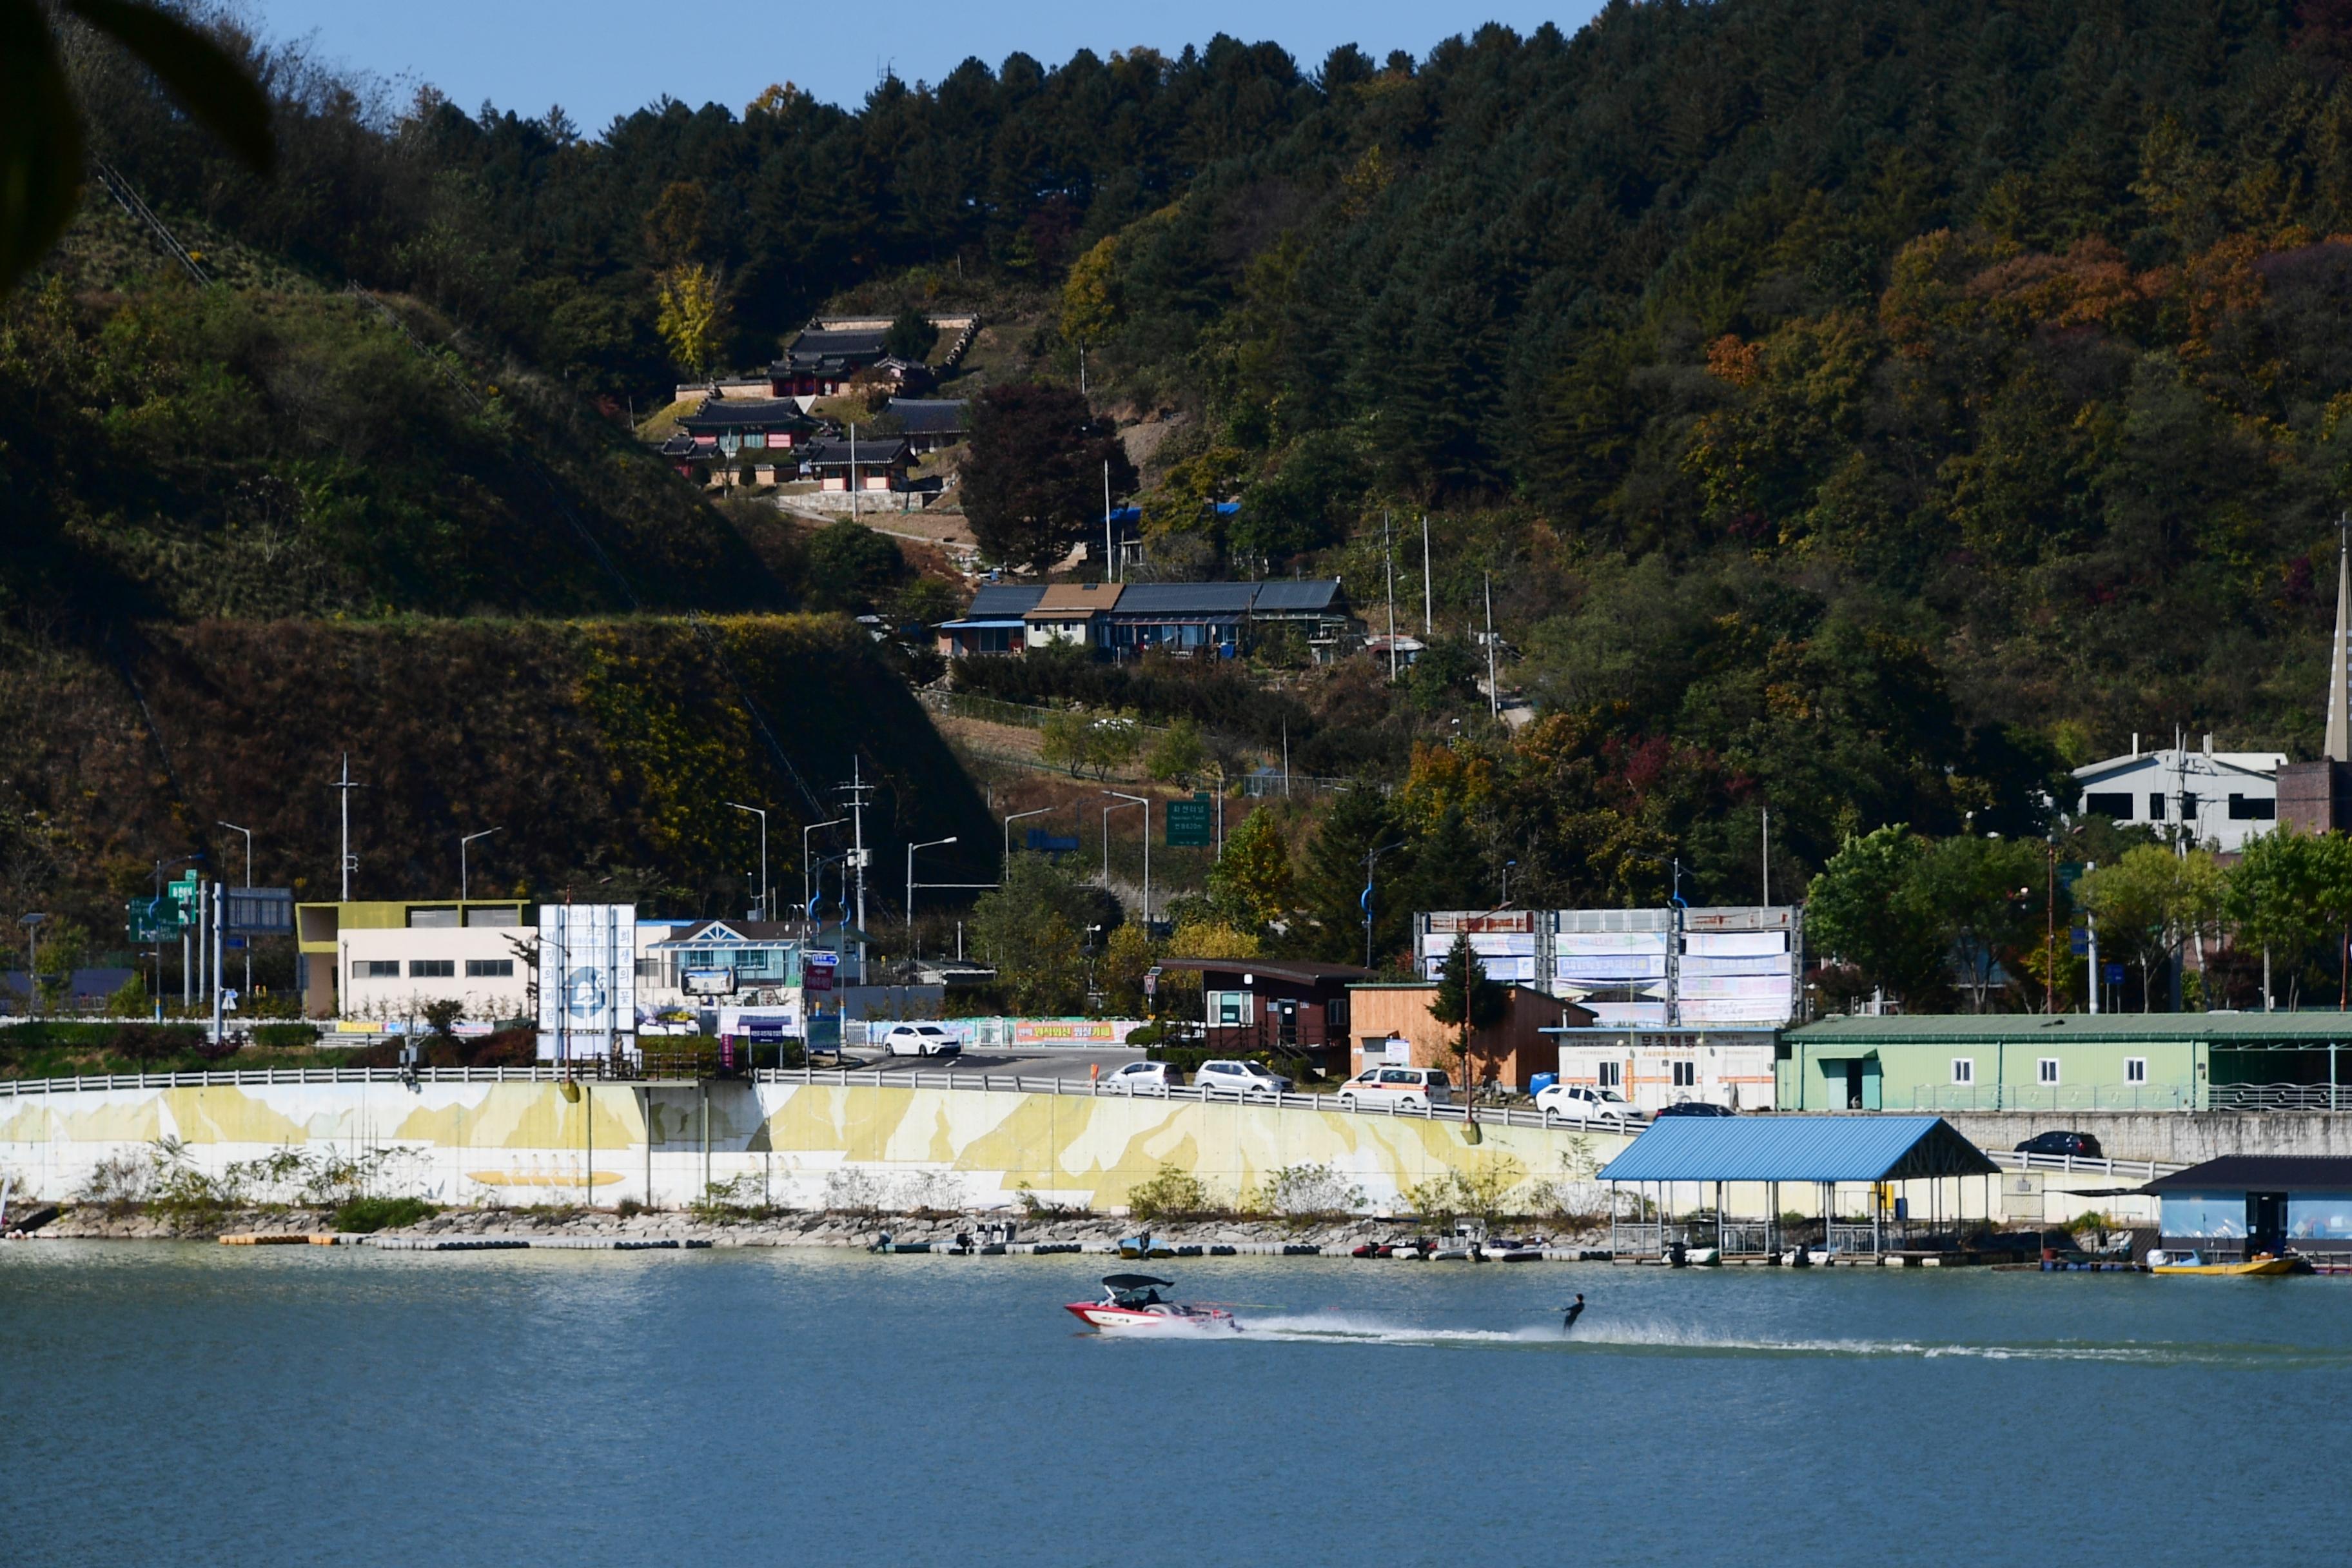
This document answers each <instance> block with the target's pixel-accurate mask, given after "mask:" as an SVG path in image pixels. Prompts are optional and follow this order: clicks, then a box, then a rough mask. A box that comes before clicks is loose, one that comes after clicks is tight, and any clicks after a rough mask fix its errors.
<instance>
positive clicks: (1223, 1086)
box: [1192, 1061, 1290, 1095]
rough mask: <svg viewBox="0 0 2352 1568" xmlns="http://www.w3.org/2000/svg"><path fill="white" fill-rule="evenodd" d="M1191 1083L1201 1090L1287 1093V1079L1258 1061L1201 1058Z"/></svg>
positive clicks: (1288, 1082) (1217, 1092)
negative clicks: (1198, 1068)
mask: <svg viewBox="0 0 2352 1568" xmlns="http://www.w3.org/2000/svg"><path fill="white" fill-rule="evenodd" d="M1192 1085H1193V1087H1194V1088H1196V1089H1200V1090H1201V1091H1202V1093H1204V1094H1239V1095H1255V1094H1265V1095H1275V1094H1288V1093H1289V1092H1290V1080H1289V1079H1286V1078H1284V1077H1283V1076H1282V1075H1280V1074H1279V1073H1276V1072H1275V1071H1274V1070H1272V1069H1271V1068H1267V1067H1266V1066H1265V1065H1264V1064H1263V1063H1260V1062H1234V1061H1213V1062H1202V1064H1201V1070H1200V1071H1199V1072H1197V1073H1194V1074H1193V1075H1192Z"/></svg>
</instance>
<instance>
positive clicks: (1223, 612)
mask: <svg viewBox="0 0 2352 1568" xmlns="http://www.w3.org/2000/svg"><path fill="white" fill-rule="evenodd" d="M1257 589H1258V584H1255V583H1130V584H1128V587H1127V592H1126V593H1124V594H1121V595H1119V596H1118V608H1117V609H1115V610H1113V611H1112V612H1111V614H1112V615H1113V616H1115V617H1117V618H1118V619H1119V620H1122V621H1134V620H1150V619H1153V618H1155V617H1160V616H1245V615H1247V614H1249V608H1250V602H1251V600H1252V599H1254V598H1255V596H1256V595H1257Z"/></svg>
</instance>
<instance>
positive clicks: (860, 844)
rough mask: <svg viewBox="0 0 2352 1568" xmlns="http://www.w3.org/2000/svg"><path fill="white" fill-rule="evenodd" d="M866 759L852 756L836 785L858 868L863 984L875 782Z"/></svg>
mask: <svg viewBox="0 0 2352 1568" xmlns="http://www.w3.org/2000/svg"><path fill="white" fill-rule="evenodd" d="M865 768H866V763H865V759H864V758H862V757H852V758H851V759H850V764H849V782H848V783H847V784H841V785H838V786H837V787H838V788H839V789H840V791H841V793H842V794H844V795H847V796H848V797H849V820H850V825H851V831H852V838H851V843H852V845H853V847H852V848H851V850H850V855H849V863H850V864H851V865H852V866H854V867H856V870H857V983H858V984H860V985H863V984H866V797H867V796H869V795H872V794H873V793H874V786H873V785H872V784H867V783H866V772H865Z"/></svg>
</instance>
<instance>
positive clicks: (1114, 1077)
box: [1102, 1062, 1184, 1094]
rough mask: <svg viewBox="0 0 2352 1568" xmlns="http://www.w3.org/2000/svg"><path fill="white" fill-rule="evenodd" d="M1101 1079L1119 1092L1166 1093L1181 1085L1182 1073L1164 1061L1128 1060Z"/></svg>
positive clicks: (1182, 1080)
mask: <svg viewBox="0 0 2352 1568" xmlns="http://www.w3.org/2000/svg"><path fill="white" fill-rule="evenodd" d="M1102 1081H1103V1082H1104V1083H1106V1084H1108V1085H1109V1086H1110V1088H1111V1089H1112V1090H1113V1091H1114V1092H1117V1093H1121V1094H1166V1093H1167V1092H1168V1091H1169V1090H1170V1089H1179V1088H1181V1087H1182V1086H1183V1082H1184V1075H1183V1074H1182V1073H1181V1071H1179V1070H1178V1069H1176V1068H1172V1067H1170V1066H1169V1065H1168V1064H1167V1063H1166V1062H1129V1063H1128V1064H1127V1065H1126V1066H1125V1067H1123V1068H1119V1069H1118V1071H1116V1072H1107V1073H1105V1074H1103V1076H1102Z"/></svg>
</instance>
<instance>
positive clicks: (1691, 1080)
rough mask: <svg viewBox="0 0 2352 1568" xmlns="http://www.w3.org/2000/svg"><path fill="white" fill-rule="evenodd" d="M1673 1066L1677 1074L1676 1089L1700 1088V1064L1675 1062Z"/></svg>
mask: <svg viewBox="0 0 2352 1568" xmlns="http://www.w3.org/2000/svg"><path fill="white" fill-rule="evenodd" d="M1672 1065H1673V1068H1674V1073H1675V1088H1676V1089H1696V1088H1697V1087H1698V1063H1696V1062H1675V1063H1674V1064H1672Z"/></svg>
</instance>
